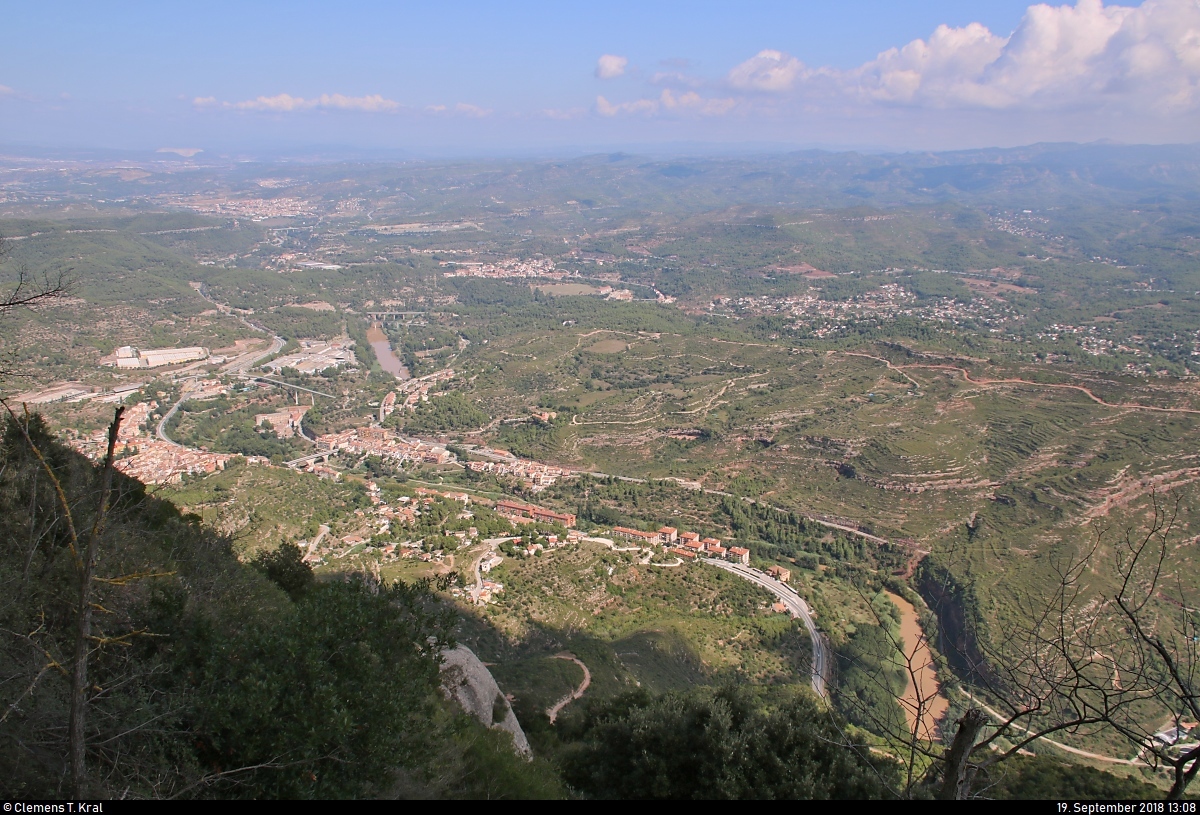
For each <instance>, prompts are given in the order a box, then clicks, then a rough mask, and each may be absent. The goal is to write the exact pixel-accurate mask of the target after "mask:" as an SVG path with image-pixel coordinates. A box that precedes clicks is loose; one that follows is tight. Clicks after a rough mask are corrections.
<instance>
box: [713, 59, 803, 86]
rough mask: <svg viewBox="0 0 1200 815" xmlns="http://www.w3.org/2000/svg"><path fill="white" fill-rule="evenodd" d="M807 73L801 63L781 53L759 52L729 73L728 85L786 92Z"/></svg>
mask: <svg viewBox="0 0 1200 815" xmlns="http://www.w3.org/2000/svg"><path fill="white" fill-rule="evenodd" d="M808 73H809V72H808V71H807V70H806V69H805V67H804V63H803V62H801V61H800V60H798V59H796V58H795V57H792V56H788V55H787V54H785V53H783V52H782V51H770V50H768V51H759V52H758V53H757V54H755V55H754V56H753V57H751V58H750V59H748V60H746V61H745V62H743V63H742V64H741V65H738V66H737V67H735V68H734V69H733V70H732V71H730V72H729V84H730V85H733V87H735V88H740V89H742V90H752V91H775V92H778V91H786V90H790V89H791V88H792V86H793V85H794V84H795V82H796V80H797V79H801V78H803V77H805V76H806V75H808Z"/></svg>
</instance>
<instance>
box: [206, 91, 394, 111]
mask: <svg viewBox="0 0 1200 815" xmlns="http://www.w3.org/2000/svg"><path fill="white" fill-rule="evenodd" d="M192 104H193V105H194V106H196V107H198V108H213V107H223V108H228V109H230V110H246V111H263V112H267V113H296V112H300V111H306V110H350V111H357V112H360V113H394V112H396V111H398V110H399V109H400V103H399V102H393V101H392V100H391V99H385V98H384V97H382V96H380V95H379V94H372V95H370V96H346V95H344V94H340V93H323V94H321V95H320V96H317V97H313V98H311V99H305V98H303V97H301V96H292V95H291V94H289V93H281V94H278V95H276V96H259V97H256V98H254V99H247V100H245V101H242V102H218V101H217V99H216V97H213V96H197V97H196V98H195V99H193V100H192Z"/></svg>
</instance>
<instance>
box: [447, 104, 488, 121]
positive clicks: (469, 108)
mask: <svg viewBox="0 0 1200 815" xmlns="http://www.w3.org/2000/svg"><path fill="white" fill-rule="evenodd" d="M454 111H455V112H456V113H461V114H463V115H464V116H471V117H473V118H476V119H482V118H483V117H484V116H489V115H491V111H490V110H488V109H486V108H481V107H479V106H478V105H468V104H467V103H466V102H459V103H458V104H457V105H455V106H454Z"/></svg>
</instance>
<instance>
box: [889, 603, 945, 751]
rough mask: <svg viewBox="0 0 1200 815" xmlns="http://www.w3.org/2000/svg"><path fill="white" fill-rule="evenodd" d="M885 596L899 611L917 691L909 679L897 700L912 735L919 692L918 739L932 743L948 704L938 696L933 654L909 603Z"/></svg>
mask: <svg viewBox="0 0 1200 815" xmlns="http://www.w3.org/2000/svg"><path fill="white" fill-rule="evenodd" d="M886 594H887V596H888V599H889V600H891V601H892V602H893V603H895V604H896V608H898V609H900V638H901V639H902V640H903V641H904V653H905V656H908V655H912V665H913V668H914V673H916V675H917V676H916V678H917V686H916V687H914V685H913V678H912V677H911V676H910V677H909V679H908V686H907V687H906V688H905V689H904V696H902V697H901V698H900V706H901V707H902V708H904V715H905V717H906V718H907V719H908V726H909V729H910V731H911V729H912V726H913V724H914V723H915V722H916V718H917V706H918V702H917V700H918V694H917V688H918V687H919V688H920V694H919V696H920V698H921V699H923V700H924V707H925V710H924V712H923V715H922V716H921V724H920V730H919V731H918V735H919V736H920V737H921V738H922V739H929V740H932V739H933V738H934V736H935V735H936V733H937V723H938V721H939V720H940V719H941V718H942V717H944V716H945V715H946V710H947V708H949V707H950V703H949V702H948V701H947V700H946V697H945V696H943V695H942V693H941V686H940V685H939V684H938V681H937V671H936V670H935V669H934V666H933V654H931V653H930V652H929V646H927V645H926V644H925V632H924V631H922V630H921V622H920V619H919V618H918V617H917V610H916V609H915V608H913V605H912V603H910V602H908V601H907V600H905V599H904V598H903V597H901V596H900V595H898V594H893V593H892V592H890V591H889V592H886ZM914 649H915V653H914Z"/></svg>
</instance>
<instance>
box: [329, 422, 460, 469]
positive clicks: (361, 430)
mask: <svg viewBox="0 0 1200 815" xmlns="http://www.w3.org/2000/svg"><path fill="white" fill-rule="evenodd" d="M317 445H318V448H319V449H323V450H329V451H331V452H347V453H359V454H363V453H366V454H369V455H375V456H379V457H381V458H390V459H394V460H396V461H400V462H404V461H421V462H425V463H426V464H447V463H449V462H451V461H454V459H455V456H454V454H453V453H451V452H450V451H448V450H447V449H446V448H445V447H443V446H441V445H438V444H429V443H427V442H423V441H417V440H416V439H408V438H404V437H403V436H398V435H396V434H395V433H393V432H392V431H390V430H388V429H387V428H383V427H353V428H350V429H349V430H343V431H341V432H339V433H327V434H325V435H323V436H318V437H317Z"/></svg>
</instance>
